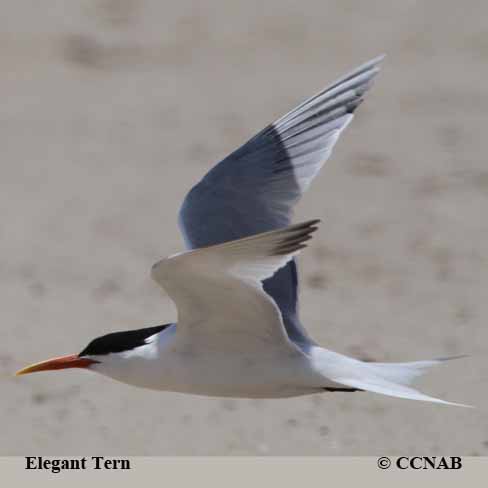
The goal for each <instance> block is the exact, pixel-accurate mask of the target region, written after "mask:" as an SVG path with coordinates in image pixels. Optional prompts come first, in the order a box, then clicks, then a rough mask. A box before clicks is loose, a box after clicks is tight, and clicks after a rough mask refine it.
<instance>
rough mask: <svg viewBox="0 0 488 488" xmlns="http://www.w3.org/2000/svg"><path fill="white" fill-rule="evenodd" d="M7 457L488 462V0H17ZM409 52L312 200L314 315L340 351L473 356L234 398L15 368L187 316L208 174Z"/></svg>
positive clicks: (1, 233) (371, 98)
mask: <svg viewBox="0 0 488 488" xmlns="http://www.w3.org/2000/svg"><path fill="white" fill-rule="evenodd" d="M1 11H2V13H1V16H0V69H1V72H0V94H1V100H2V101H1V104H0V148H1V163H0V164H1V166H0V168H1V173H0V174H1V178H0V209H1V219H0V248H1V255H0V292H1V297H2V298H1V323H2V325H1V327H2V330H1V336H2V341H1V345H0V374H1V377H0V381H1V383H0V386H1V393H0V408H1V412H0V431H1V436H0V439H1V441H0V454H2V455H10V454H17V455H27V454H29V455H34V454H36V455H49V454H50V455H55V454H58V455H59V454H64V455H76V454H80V455H81V454H83V455H87V454H90V455H96V454H101V455H110V454H112V455H115V454H133V455H165V454H177V455H179V454H188V455H202V454H207V455H217V454H219V455H248V454H257V455H281V454H283V455H313V454H315V455H380V454H393V455H395V454H396V455H399V454H421V455H427V454H428V455H436V454H437V455H442V454H445V455H447V454H449V455H487V454H488V422H487V420H488V415H487V410H488V393H487V386H488V361H487V359H486V358H487V353H488V344H487V343H488V327H487V324H486V319H487V317H488V300H487V288H488V273H487V271H488V267H487V264H488V254H487V244H488V220H487V212H486V210H487V205H488V162H487V158H486V144H487V140H488V138H487V134H486V132H487V122H488V82H487V80H488V24H487V21H486V20H487V18H488V4H487V3H486V1H470V2H467V3H466V4H463V3H462V2H458V1H430V2H420V1H413V0H403V1H396V2H390V1H368V2H359V1H350V0H340V1H338V0H337V1H327V0H317V1H315V0H313V1H301V2H298V1H288V0H274V1H254V0H252V1H251V0H247V1H245V2H244V1H243V2H236V1H223V0H218V1H209V2H201V1H197V0H193V1H190V0H179V1H177V2H176V1H174V2H173V1H163V0H86V1H77V2H65V1H61V0H56V1H50V2H47V3H46V2H39V1H37V0H29V1H28V0H16V1H13V0H11V1H8V0H4V1H2V2H1ZM383 52H386V53H387V54H388V58H387V60H386V62H385V64H384V68H383V71H382V73H381V74H380V76H379V78H378V79H377V83H376V84H375V86H374V87H373V89H372V91H371V92H370V93H369V95H368V96H367V99H366V102H365V103H364V104H363V105H362V106H361V107H360V109H359V110H358V112H357V117H356V118H355V120H354V122H353V123H352V125H351V126H350V127H349V128H348V129H347V131H346V132H345V133H344V134H343V136H342V138H341V140H340V142H339V143H338V145H337V146H336V150H335V151H334V154H333V157H332V158H331V159H330V160H329V162H328V164H327V165H326V166H325V167H324V169H323V170H322V172H321V174H320V175H319V177H318V178H317V179H316V180H315V182H314V184H313V186H312V188H311V190H310V191H309V193H308V194H307V195H306V197H305V198H304V199H303V201H302V202H301V204H300V207H299V209H298V211H297V215H296V220H298V219H299V218H316V217H318V218H322V219H323V224H322V227H321V231H320V232H319V233H318V234H317V235H316V238H315V239H314V241H313V242H312V244H311V247H310V248H309V249H308V250H307V252H305V253H304V254H303V255H302V256H301V258H300V265H301V283H302V287H301V316H302V319H303V322H304V323H305V324H306V325H307V327H308V329H309V330H310V331H311V333H312V335H313V337H315V338H316V339H317V340H318V341H319V342H321V343H322V344H323V345H325V346H326V347H329V348H331V349H333V350H336V351H339V352H342V353H346V354H351V355H355V356H357V357H361V358H370V359H376V360H383V361H393V360H397V361H403V360H416V359H426V358H431V357H442V356H446V355H457V354H463V353H468V354H471V355H472V356H471V357H470V358H468V359H461V360H458V361H454V362H452V363H450V364H448V365H446V366H443V367H440V368H438V369H437V370H435V371H434V372H433V373H432V374H430V375H429V376H428V377H427V378H426V379H425V380H423V381H422V382H421V384H420V386H421V389H422V390H423V391H425V392H428V393H431V394H433V395H437V396H440V397H442V398H446V399H449V400H452V401H461V402H466V403H472V404H475V405H477V406H478V409H477V410H468V409H460V408H450V407H443V406H439V405H431V404H426V403H416V402H409V401H404V400H399V399H393V398H387V397H382V396H379V395H374V394H369V393H362V394H359V393H357V394H329V395H327V394H324V395H321V396H309V397H303V398H296V399H289V400H269V401H268V400H266V401H264V400H259V401H256V400H234V399H214V398H202V397H194V396H185V395H179V394H173V393H158V392H153V391H149V390H141V389H136V388H133V387H129V386H126V385H123V384H118V383H116V382H113V381H111V380H109V379H106V378H104V377H102V376H98V375H95V374H89V373H86V372H82V371H70V372H64V373H51V374H43V375H40V374H39V375H32V376H30V377H21V378H15V377H13V373H14V372H15V370H16V369H18V368H20V367H22V366H25V365H26V364H28V363H31V362H35V361H39V360H42V359H46V358H49V357H52V356H57V355H61V354H68V353H74V352H78V351H80V350H81V349H82V348H83V347H84V346H85V345H86V344H87V343H88V342H89V340H91V339H92V338H94V337H96V336H99V335H102V334H104V333H107V332H109V331H115V330H122V329H130V328H139V327H143V326H150V325H157V324H160V323H166V322H170V321H172V320H174V319H175V309H174V307H173V305H172V303H171V301H170V300H169V299H168V298H167V297H165V296H164V295H162V294H161V292H160V290H159V289H158V288H157V287H156V285H155V284H153V283H152V282H151V280H150V278H149V269H150V266H151V265H152V264H153V262H155V261H156V260H157V259H159V258H160V257H163V256H166V255H168V254H170V253H174V252H177V251H179V250H181V249H182V240H181V237H180V235H179V233H178V229H177V220H176V218H177V211H178V209H179V205H180V203H181V201H182V199H183V197H184V195H185V193H186V192H187V191H188V190H189V188H190V187H191V186H192V185H193V184H195V183H196V182H197V181H198V179H199V178H200V177H201V176H202V175H203V174H204V173H205V172H206V171H207V170H208V169H209V168H210V167H211V166H212V165H213V164H214V163H216V162H217V161H218V160H220V159H221V158H223V157H224V156H225V155H227V154H228V153H229V152H230V151H231V150H233V149H234V148H235V147H237V146H238V145H239V144H241V143H242V142H244V141H246V140H247V139H248V138H249V137H251V136H252V135H254V133H255V132H257V131H258V130H260V129H261V128H262V127H263V126H264V125H265V124H267V123H268V122H271V121H272V120H274V119H275V118H277V117H278V116H280V115H282V114H283V113H284V112H285V111H288V110H289V109H291V108H292V107H293V106H294V105H295V104H296V103H298V102H300V101H302V100H303V99H304V98H305V97H308V96H310V95H311V94H313V93H314V92H316V91H317V90H319V89H320V88H322V87H323V86H324V85H326V84H328V83H330V82H331V81H333V80H334V79H335V78H337V77H338V76H340V75H342V74H343V73H344V72H346V71H347V70H350V69H352V68H354V67H355V66H356V65H358V64H360V63H362V62H363V61H366V60H368V59H370V58H372V57H374V56H376V55H377V54H380V53H383Z"/></svg>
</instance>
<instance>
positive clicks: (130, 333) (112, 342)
mask: <svg viewBox="0 0 488 488" xmlns="http://www.w3.org/2000/svg"><path fill="white" fill-rule="evenodd" d="M170 325H171V324H165V325H157V326H155V327H146V328H144V329H136V330H126V331H122V332H112V333H111V334H107V335H104V336H101V337H97V338H96V339H93V341H91V342H90V344H88V346H86V347H85V349H83V351H81V352H80V353H79V354H78V356H80V357H81V356H96V355H103V354H110V353H112V352H122V351H130V350H131V349H135V348H136V347H139V346H143V345H144V344H146V339H147V338H148V337H151V336H152V335H154V334H157V333H158V332H161V331H162V330H164V329H166V328H167V327H169V326H170Z"/></svg>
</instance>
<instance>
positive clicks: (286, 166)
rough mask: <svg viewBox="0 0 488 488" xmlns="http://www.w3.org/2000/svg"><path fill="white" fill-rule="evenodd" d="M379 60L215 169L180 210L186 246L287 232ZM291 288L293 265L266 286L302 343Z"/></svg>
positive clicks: (295, 280)
mask: <svg viewBox="0 0 488 488" xmlns="http://www.w3.org/2000/svg"><path fill="white" fill-rule="evenodd" d="M382 59H383V56H381V57H378V58H376V59H373V60H371V61H369V62H368V63H365V64H363V65H362V66H360V67H358V68H357V69H355V70H354V71H352V72H351V73H349V74H348V75H346V76H344V77H342V78H341V79H339V80H338V81H336V82H335V83H333V84H332V85H330V86H328V87H327V88H326V89H324V90H322V91H321V92H319V93H317V94H316V95H314V96H313V97H311V98H309V99H308V100H306V101H305V102H303V103H302V104H300V105H299V106H298V107H296V108H295V109H293V110H292V111H291V112H288V113H287V114H286V115H284V116H283V117H281V118H280V119H278V120H277V121H276V122H274V123H273V124H270V125H269V126H267V127H266V128H265V129H263V130H262V131H261V132H260V133H259V134H257V135H256V136H254V137H253V138H252V139H251V140H249V141H248V142H246V143H245V144H244V145H243V146H241V147H240V148H239V149H237V150H236V151H234V152H233V153H232V154H230V155H229V156H227V157H226V158H225V159H224V160H222V161H221V162H220V163H218V164H217V165H216V166H214V167H213V168H212V169H211V170H210V171H209V172H208V173H207V174H206V175H205V176H204V178H203V179H202V180H201V181H200V182H199V183H198V184H197V185H196V186H194V187H193V188H192V189H191V191H190V192H189V193H188V194H187V196H186V198H185V200H184V201H183V205H182V207H181V209H180V215H179V223H180V228H181V231H182V233H183V237H184V239H185V242H186V245H187V246H188V247H189V248H190V249H191V248H199V247H203V246H210V245H214V244H219V243H222V242H226V241H230V240H234V239H240V238H242V237H246V236H249V235H253V234H258V233H260V232H267V231H270V230H273V229H277V228H281V227H285V226H287V225H289V223H290V219H291V214H292V211H293V207H294V205H295V204H296V203H297V202H298V200H299V199H300V197H301V196H302V194H303V193H304V192H305V191H306V190H307V188H308V186H309V185H310V183H311V181H312V180H313V178H314V177H315V175H316V174H317V173H318V172H319V171H320V168H321V167H322V165H323V164H324V163H325V161H326V160H327V159H328V157H329V155H330V153H331V151H332V148H333V147H334V144H335V143H336V141H337V139H338V138H339V135H340V133H341V132H342V130H343V129H344V128H345V127H346V126H347V125H348V124H349V122H350V121H351V120H352V118H353V113H354V111H355V109H356V108H357V107H358V105H359V104H360V103H361V101H362V96H363V94H364V93H365V92H366V91H367V90H368V88H369V87H370V85H371V82H372V80H373V78H374V77H375V76H376V74H377V73H378V71H379V64H380V62H381V61H382ZM297 287H298V277H297V268H296V262H295V261H294V260H293V261H290V262H289V263H288V264H287V265H286V266H285V267H284V268H282V269H281V270H280V271H278V272H277V273H276V274H275V275H274V276H273V277H272V278H269V279H268V280H266V281H265V282H264V290H265V291H266V292H267V293H268V294H269V295H271V296H272V297H273V299H274V300H275V302H276V304H277V305H278V307H279V308H280V310H281V313H282V315H283V321H284V324H285V328H286V331H287V333H288V335H289V337H290V339H291V340H293V341H295V342H300V343H305V344H306V343H307V342H310V338H309V337H308V335H307V333H306V331H305V329H304V327H303V326H302V325H301V324H300V321H299V318H298V315H297V306H298V297H297Z"/></svg>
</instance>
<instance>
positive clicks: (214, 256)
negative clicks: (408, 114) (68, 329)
mask: <svg viewBox="0 0 488 488" xmlns="http://www.w3.org/2000/svg"><path fill="white" fill-rule="evenodd" d="M382 60H383V56H380V57H378V58H375V59H373V60H371V61H369V62H367V63H365V64H363V65H361V66H359V67H358V68H356V69H355V70H353V71H352V72H351V73H349V74H347V75H346V76H343V77H342V78H340V79H339V80H337V81H336V82H334V83H333V84H331V85H329V86H328V87H327V88H326V89H324V90H322V91H320V92H319V93H317V94H316V95H314V96H313V97H311V98H309V99H308V100H306V101H305V102H303V103H302V104H300V105H298V106H297V107H296V108H295V109H293V110H291V111H290V112H288V113H287V114H286V115H284V116H283V117H281V118H280V119H278V120H277V121H275V122H274V123H272V124H270V125H268V126H267V127H266V128H264V129H263V130H262V131H261V132H259V133H258V134H257V135H256V136H254V137H253V138H252V139H250V140H249V141H248V142H247V143H245V144H244V145H243V146H241V147H240V148H238V149H237V150H236V151H234V152H233V153H232V154H230V155H229V156H228V157H227V158H225V159H224V160H222V161H221V162H220V163H218V164H217V165H216V166H215V167H213V168H212V169H211V170H210V171H209V172H208V173H207V174H206V175H205V176H204V177H203V179H202V180H201V181H200V182H199V183H198V184H197V185H196V186H194V187H193V188H192V189H191V191H190V192H189V193H188V195H187V196H186V198H185V200H184V202H183V205H182V207H181V209H180V214H179V223H180V228H181V231H182V234H183V237H184V239H185V242H186V245H187V248H188V249H189V250H188V251H186V252H183V253H180V254H177V255H174V256H171V257H169V258H166V259H163V260H161V261H159V262H158V263H156V264H155V265H154V266H153V268H152V272H151V275H152V277H153V279H154V280H155V281H156V282H157V283H158V284H159V285H160V286H161V287H163V288H164V289H165V290H166V292H167V294H168V295H169V296H170V297H171V298H172V299H173V301H174V302H175V304H176V306H177V309H178V322H177V323H172V324H166V325H160V326H156V327H147V328H143V329H137V330H130V331H123V332H115V333H111V334H107V335H104V336H102V337H98V338H96V339H94V340H93V341H91V342H90V343H89V344H88V346H87V347H86V348H85V349H83V351H81V352H80V353H79V354H74V355H69V356H63V357H59V358H54V359H50V360H47V361H43V362H41V363H37V364H34V365H31V366H28V367H26V368H24V369H22V370H20V371H18V373H17V374H18V375H22V374H26V373H32V372H36V371H47V370H57V369H66V368H85V369H88V370H92V371H95V372H98V373H101V374H103V375H106V376H108V377H111V378H113V379H116V380H119V381H122V382H124V383H128V384H131V385H135V386H140V387H145V388H151V389H157V390H165V391H175V392H182V393H191V394H198V395H209V396H231V397H245V398H281V397H291V396H299V395H306V394H311V393H317V392H325V391H328V392H332V391H345V392H352V391H370V392H375V393H380V394H384V395H389V396H394V397H400V398H408V399H413V400H424V401H431V402H437V403H447V404H451V405H460V404H455V403H451V402H446V401H444V400H440V399H438V398H433V397H430V396H427V395H424V394H422V393H420V392H419V391H418V390H416V389H414V388H412V387H411V386H410V384H411V383H412V381H413V380H414V379H415V378H417V377H418V376H420V375H422V374H423V373H424V372H425V371H426V370H427V369H429V368H430V367H431V366H434V365H436V364H439V363H441V362H443V361H444V360H445V359H450V358H445V359H434V360H428V361H415V362H408V363H379V362H364V361H360V360H357V359H354V358H351V357H347V356H344V355H341V354H338V353H335V352H333V351H329V350H327V349H325V348H322V347H320V346H319V345H318V344H317V343H316V342H315V341H314V340H313V339H312V338H310V336H309V335H308V333H307V332H306V330H305V328H304V327H303V325H302V324H301V322H300V319H299V317H298V312H297V305H298V294H297V288H298V275H297V265H296V261H295V259H294V256H295V255H296V254H297V253H298V252H299V251H300V250H301V249H302V248H304V247H305V241H306V240H308V239H309V238H310V237H311V234H312V233H313V232H314V231H315V230H316V229H317V226H316V224H317V223H318V221H317V220H312V221H308V222H305V223H302V224H299V225H290V220H291V215H292V211H293V208H294V206H295V204H296V203H297V202H298V200H299V199H300V197H301V196H302V195H303V193H305V191H306V190H307V188H308V187H309V185H310V183H311V182H312V180H313V179H314V177H315V176H316V175H317V173H318V172H319V171H320V169H321V167H322V166H323V164H324V163H325V161H326V160H327V159H328V157H329V156H330V154H331V152H332V149H333V147H334V145H335V143H336V141H337V140H338V138H339V136H340V134H341V132H342V131H343V130H344V129H345V128H346V127H347V125H348V124H349V123H350V122H351V120H352V119H353V117H354V112H355V110H356V108H357V107H358V106H359V104H360V103H361V102H362V99H363V95H364V94H365V93H366V91H367V90H368V89H369V87H370V86H371V83H372V81H373V79H374V78H375V76H376V75H377V73H378V72H379V69H380V68H379V66H380V63H381V61H382Z"/></svg>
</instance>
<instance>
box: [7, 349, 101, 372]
mask: <svg viewBox="0 0 488 488" xmlns="http://www.w3.org/2000/svg"><path fill="white" fill-rule="evenodd" d="M93 363H98V361H94V360H93V359H88V358H80V357H78V355H77V354H70V355H69V356H61V357H60V358H53V359H48V360H47V361H42V362H40V363H36V364H31V365H30V366H27V367H26V368H23V369H21V370H19V371H17V373H15V376H20V375H22V374H27V373H36V372H37V371H52V370H54V369H67V368H88V366H90V365H91V364H93Z"/></svg>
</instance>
